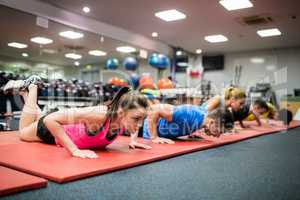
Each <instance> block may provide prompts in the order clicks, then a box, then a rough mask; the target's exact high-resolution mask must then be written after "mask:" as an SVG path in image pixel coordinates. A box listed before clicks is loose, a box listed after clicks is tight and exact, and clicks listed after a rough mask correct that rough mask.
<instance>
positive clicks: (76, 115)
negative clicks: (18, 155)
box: [5, 76, 151, 158]
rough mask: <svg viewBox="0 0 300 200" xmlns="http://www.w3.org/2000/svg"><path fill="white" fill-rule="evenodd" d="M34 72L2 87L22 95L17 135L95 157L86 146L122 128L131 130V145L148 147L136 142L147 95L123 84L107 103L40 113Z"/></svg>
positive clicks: (113, 136)
mask: <svg viewBox="0 0 300 200" xmlns="http://www.w3.org/2000/svg"><path fill="white" fill-rule="evenodd" d="M40 81H41V79H40V78H39V77H38V76H31V77H30V78H28V79H27V80H25V81H23V82H20V81H18V82H17V81H16V82H14V83H12V82H11V83H10V85H8V86H7V87H6V88H5V90H10V89H20V95H22V97H23V98H24V102H25V104H24V107H23V110H22V114H21V118H20V123H19V132H20V138H21V139H22V140H24V141H28V142H36V141H37V142H44V143H48V144H57V145H59V146H63V147H65V148H66V149H67V150H68V151H69V152H70V154H71V155H72V156H74V157H80V158H97V157H98V156H97V154H96V153H95V152H94V151H92V150H88V149H99V148H105V147H106V146H107V145H109V144H111V143H112V142H113V141H114V140H115V139H116V138H117V137H118V136H119V135H121V134H122V133H123V131H125V129H126V130H127V131H128V132H130V133H131V135H132V137H131V142H130V144H129V146H130V147H131V148H144V149H150V148H151V147H150V146H148V145H145V144H141V143H138V142H136V137H137V133H138V130H139V127H140V126H142V123H143V119H144V117H145V115H146V110H147V108H148V102H147V99H146V98H145V97H144V96H142V95H135V94H133V93H132V92H131V91H130V89H129V88H128V87H123V88H121V89H120V90H119V92H118V93H117V94H116V95H115V96H114V98H113V100H112V101H111V103H110V104H109V105H107V106H104V105H100V106H94V107H85V108H76V109H67V110H64V111H55V112H51V113H48V114H46V115H45V116H42V117H41V116H40V110H39V108H38V106H37V84H38V83H39V82H40Z"/></svg>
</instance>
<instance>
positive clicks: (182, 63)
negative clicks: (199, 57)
mask: <svg viewBox="0 0 300 200" xmlns="http://www.w3.org/2000/svg"><path fill="white" fill-rule="evenodd" d="M176 65H178V66H179V67H188V66H189V64H188V63H186V62H178V63H176Z"/></svg>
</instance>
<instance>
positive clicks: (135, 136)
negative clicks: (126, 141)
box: [130, 131, 139, 143]
mask: <svg viewBox="0 0 300 200" xmlns="http://www.w3.org/2000/svg"><path fill="white" fill-rule="evenodd" d="M138 134H139V133H138V131H136V132H134V133H130V143H136V140H137V137H138Z"/></svg>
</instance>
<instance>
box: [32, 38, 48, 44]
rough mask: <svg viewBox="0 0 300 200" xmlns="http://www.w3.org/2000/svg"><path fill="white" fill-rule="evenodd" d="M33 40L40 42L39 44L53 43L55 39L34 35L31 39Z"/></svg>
mask: <svg viewBox="0 0 300 200" xmlns="http://www.w3.org/2000/svg"><path fill="white" fill-rule="evenodd" d="M30 41H31V42H34V43H38V44H51V43H53V40H51V39H49V38H45V37H34V38H31V39H30Z"/></svg>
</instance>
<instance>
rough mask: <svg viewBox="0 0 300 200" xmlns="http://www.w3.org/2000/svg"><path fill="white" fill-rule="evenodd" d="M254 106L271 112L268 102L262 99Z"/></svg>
mask: <svg viewBox="0 0 300 200" xmlns="http://www.w3.org/2000/svg"><path fill="white" fill-rule="evenodd" d="M254 105H256V106H258V107H259V108H264V109H266V110H269V107H268V104H267V102H266V101H264V100H262V99H257V100H255V101H254Z"/></svg>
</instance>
